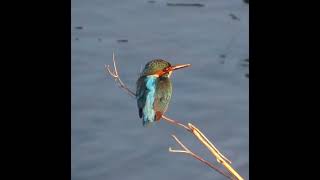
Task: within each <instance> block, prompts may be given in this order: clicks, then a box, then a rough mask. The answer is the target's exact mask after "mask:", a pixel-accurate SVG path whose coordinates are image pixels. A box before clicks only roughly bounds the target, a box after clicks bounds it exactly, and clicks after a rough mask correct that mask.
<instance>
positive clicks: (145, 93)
mask: <svg viewBox="0 0 320 180" xmlns="http://www.w3.org/2000/svg"><path fill="white" fill-rule="evenodd" d="M157 79H158V78H157V77H155V76H142V77H140V78H139V80H138V81H137V104H138V108H139V116H140V118H142V124H143V126H146V125H147V124H149V123H150V122H154V121H155V110H154V108H153V104H154V100H155V93H156V83H157Z"/></svg>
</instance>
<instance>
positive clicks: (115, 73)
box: [105, 52, 136, 97]
mask: <svg viewBox="0 0 320 180" xmlns="http://www.w3.org/2000/svg"><path fill="white" fill-rule="evenodd" d="M112 61H113V70H111V69H110V66H109V65H105V68H106V69H107V70H108V72H109V74H110V75H111V76H112V77H113V79H114V81H115V82H116V83H117V84H118V85H119V87H120V88H122V89H124V90H125V91H126V92H127V93H128V94H129V95H130V96H132V97H136V93H134V92H133V91H131V90H130V89H129V88H128V87H127V86H126V85H125V84H124V83H123V82H122V81H121V79H120V76H119V73H118V70H117V65H116V61H115V58H114V52H112Z"/></svg>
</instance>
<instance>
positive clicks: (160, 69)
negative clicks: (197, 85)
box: [142, 59, 191, 77]
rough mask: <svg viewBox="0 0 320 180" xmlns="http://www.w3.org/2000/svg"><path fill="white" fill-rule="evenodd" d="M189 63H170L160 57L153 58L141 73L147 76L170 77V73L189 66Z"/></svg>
mask: <svg viewBox="0 0 320 180" xmlns="http://www.w3.org/2000/svg"><path fill="white" fill-rule="evenodd" d="M189 66H191V64H177V65H171V64H170V63H169V62H167V61H165V60H162V59H154V60H152V61H149V62H148V63H147V64H146V65H145V67H144V69H143V71H142V75H144V76H149V75H154V76H157V77H170V75H171V73H172V72H173V71H175V70H177V69H181V68H185V67H189Z"/></svg>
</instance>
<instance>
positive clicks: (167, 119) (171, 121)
mask: <svg viewBox="0 0 320 180" xmlns="http://www.w3.org/2000/svg"><path fill="white" fill-rule="evenodd" d="M162 118H163V119H164V120H166V121H167V122H169V123H171V124H174V125H177V126H181V127H183V128H185V129H186V130H187V131H190V132H191V131H192V130H191V129H190V128H189V127H188V126H186V125H184V124H182V123H180V122H179V121H177V120H173V119H170V118H168V117H166V116H165V115H162Z"/></svg>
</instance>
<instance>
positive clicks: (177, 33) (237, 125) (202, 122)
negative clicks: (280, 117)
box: [71, 0, 249, 180]
mask: <svg viewBox="0 0 320 180" xmlns="http://www.w3.org/2000/svg"><path fill="white" fill-rule="evenodd" d="M71 3H72V9H71V13H72V24H71V42H72V59H71V63H72V70H71V73H72V130H71V133H72V134H71V141H72V145H71V150H72V152H71V163H72V168H71V169H72V171H71V175H72V179H73V180H88V179H90V180H106V179H119V180H123V179H130V180H141V179H153V180H160V179H161V180H162V179H202V180H206V179H216V180H220V179H221V180H223V179H226V178H225V177H224V176H222V175H220V174H219V173H217V172H216V171H213V170H212V169H210V168H209V167H207V166H206V165H204V164H202V163H201V162H199V161H197V160H195V159H193V158H192V157H190V156H187V155H185V154H179V153H170V152H168V148H169V146H170V147H173V148H176V149H177V148H179V146H178V145H177V144H176V143H175V141H174V140H173V139H172V138H171V136H170V135H171V134H175V135H176V136H177V137H178V138H179V139H180V140H181V141H182V142H183V143H184V144H185V145H186V146H187V147H189V148H190V149H191V150H192V151H194V152H197V153H198V154H199V155H200V156H202V157H204V158H205V159H207V160H209V161H210V162H212V163H213V164H216V165H217V164H218V163H217V162H216V160H215V159H214V158H213V157H212V156H211V154H210V152H209V151H208V150H207V149H205V148H204V147H203V146H202V144H200V143H199V142H198V141H197V140H196V139H195V138H194V137H193V136H192V135H191V134H190V133H187V132H186V131H185V130H184V129H182V128H180V127H175V126H172V125H170V124H168V123H166V122H163V121H160V122H158V123H156V124H155V125H154V126H153V127H151V128H144V127H143V126H142V120H141V119H139V117H138V109H137V106H136V100H135V99H133V98H131V97H130V96H128V95H127V94H126V93H124V92H123V91H122V90H121V89H119V88H118V87H117V86H116V85H115V83H114V81H113V79H112V78H111V77H110V76H107V75H106V72H105V69H104V64H110V65H111V64H112V52H113V51H114V52H115V55H116V60H117V64H118V68H119V73H120V75H121V77H122V80H123V81H124V82H125V83H126V84H127V85H128V86H129V87H130V88H131V89H132V90H134V91H135V83H136V80H137V79H138V73H139V71H140V69H141V68H142V67H143V66H144V65H145V64H146V63H147V62H148V61H150V60H152V59H155V58H163V59H166V60H168V61H169V62H171V63H172V64H178V63H191V64H192V67H191V68H187V69H183V70H179V71H176V72H175V73H174V74H173V75H172V81H173V96H172V99H171V103H170V105H169V109H168V111H167V113H166V115H167V116H168V117H171V118H173V119H178V120H180V121H181V122H183V123H188V122H191V123H193V124H194V125H196V126H197V127H198V128H200V129H201V130H202V131H203V132H204V133H205V134H206V136H207V137H208V138H209V139H210V140H212V142H213V143H214V144H215V145H216V147H217V148H218V149H219V150H220V151H221V152H222V153H223V154H224V155H225V156H226V157H227V158H228V159H230V160H231V161H232V162H233V163H232V166H233V167H234V168H235V169H236V170H237V171H238V172H239V174H240V175H241V176H243V177H244V178H245V179H249V97H248V95H249V84H248V83H249V79H248V78H249V69H248V65H249V4H248V3H246V2H245V1H243V0H188V1H185V0H120V1H111V0H90V1H88V0H72V1H71ZM177 3H188V4H177ZM190 3H191V4H190Z"/></svg>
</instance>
